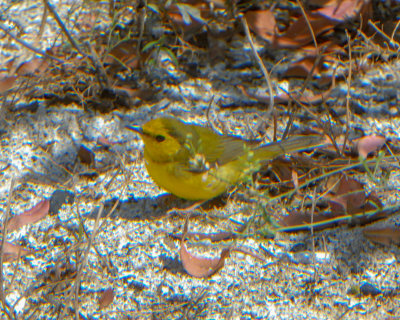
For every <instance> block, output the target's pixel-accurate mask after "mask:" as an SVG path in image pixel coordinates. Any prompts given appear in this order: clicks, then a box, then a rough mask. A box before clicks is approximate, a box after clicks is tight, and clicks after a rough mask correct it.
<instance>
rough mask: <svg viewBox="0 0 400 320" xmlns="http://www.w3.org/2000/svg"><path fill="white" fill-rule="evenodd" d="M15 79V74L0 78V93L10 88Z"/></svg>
mask: <svg viewBox="0 0 400 320" xmlns="http://www.w3.org/2000/svg"><path fill="white" fill-rule="evenodd" d="M16 80H17V76H10V77H4V78H2V79H0V93H3V92H6V91H7V90H10V89H11V88H12V87H13V86H14V83H15V81H16Z"/></svg>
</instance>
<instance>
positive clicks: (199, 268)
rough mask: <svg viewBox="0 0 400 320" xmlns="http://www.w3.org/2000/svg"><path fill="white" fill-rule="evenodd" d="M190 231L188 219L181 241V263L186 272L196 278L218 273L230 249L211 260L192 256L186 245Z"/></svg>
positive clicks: (224, 250)
mask: <svg viewBox="0 0 400 320" xmlns="http://www.w3.org/2000/svg"><path fill="white" fill-rule="evenodd" d="M187 229H188V219H186V221H185V225H184V230H183V236H182V241H181V251H180V256H181V261H182V265H183V268H184V269H185V271H186V272H187V273H188V274H190V275H191V276H193V277H196V278H207V277H210V276H212V275H213V274H214V273H216V272H217V271H218V270H219V269H221V268H222V267H223V266H224V263H225V259H226V258H227V257H229V253H230V249H228V248H225V249H223V250H222V252H221V256H220V257H219V258H215V259H211V258H204V257H198V256H195V255H193V254H191V253H190V252H189V251H188V250H187V248H186V244H185V240H184V239H185V237H186V234H187Z"/></svg>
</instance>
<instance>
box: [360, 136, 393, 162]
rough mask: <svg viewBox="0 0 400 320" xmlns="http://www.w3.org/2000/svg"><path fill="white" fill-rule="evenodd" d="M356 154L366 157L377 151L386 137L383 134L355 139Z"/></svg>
mask: <svg viewBox="0 0 400 320" xmlns="http://www.w3.org/2000/svg"><path fill="white" fill-rule="evenodd" d="M353 142H355V145H356V148H357V151H358V154H359V155H360V156H361V157H362V158H364V159H366V158H367V157H368V155H369V154H370V153H373V152H376V151H378V150H379V149H380V148H382V146H383V145H384V144H385V143H386V138H385V137H383V136H375V135H370V136H365V137H362V138H360V139H357V140H355V141H353Z"/></svg>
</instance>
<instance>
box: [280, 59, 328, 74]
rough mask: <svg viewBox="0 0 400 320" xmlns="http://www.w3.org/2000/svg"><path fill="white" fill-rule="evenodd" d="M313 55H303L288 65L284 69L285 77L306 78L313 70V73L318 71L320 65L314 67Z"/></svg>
mask: <svg viewBox="0 0 400 320" xmlns="http://www.w3.org/2000/svg"><path fill="white" fill-rule="evenodd" d="M314 63H315V57H305V58H303V59H301V60H299V61H296V62H294V63H292V64H290V65H289V67H288V68H287V70H286V71H285V76H286V77H303V78H306V77H307V76H308V74H309V73H310V72H311V71H313V74H315V73H320V71H321V70H320V68H321V65H320V63H319V65H316V66H315V68H314V69H313V67H314Z"/></svg>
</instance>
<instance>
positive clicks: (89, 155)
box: [78, 144, 95, 165]
mask: <svg viewBox="0 0 400 320" xmlns="http://www.w3.org/2000/svg"><path fill="white" fill-rule="evenodd" d="M78 158H79V160H80V161H81V162H82V163H86V164H88V165H92V164H93V163H94V158H95V156H94V152H93V151H92V150H90V149H89V148H88V147H86V146H84V145H83V144H81V146H80V147H79V150H78Z"/></svg>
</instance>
